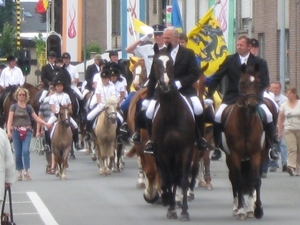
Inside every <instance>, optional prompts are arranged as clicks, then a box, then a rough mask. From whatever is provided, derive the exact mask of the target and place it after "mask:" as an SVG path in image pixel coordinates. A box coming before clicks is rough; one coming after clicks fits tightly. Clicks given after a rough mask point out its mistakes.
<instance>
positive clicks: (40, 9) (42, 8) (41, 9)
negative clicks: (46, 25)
mask: <svg viewBox="0 0 300 225" xmlns="http://www.w3.org/2000/svg"><path fill="white" fill-rule="evenodd" d="M47 9H48V0H39V1H38V2H37V3H36V7H35V11H36V12H37V13H39V14H43V13H45V12H46V11H47Z"/></svg>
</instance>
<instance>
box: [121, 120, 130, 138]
mask: <svg viewBox="0 0 300 225" xmlns="http://www.w3.org/2000/svg"><path fill="white" fill-rule="evenodd" d="M128 134H129V127H128V124H127V123H126V122H124V123H122V125H121V126H120V135H121V137H122V139H123V140H124V141H125V142H126V141H127V140H128Z"/></svg>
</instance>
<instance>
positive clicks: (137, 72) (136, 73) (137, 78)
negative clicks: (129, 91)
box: [132, 59, 147, 91]
mask: <svg viewBox="0 0 300 225" xmlns="http://www.w3.org/2000/svg"><path fill="white" fill-rule="evenodd" d="M132 75H133V81H132V85H133V87H134V89H135V90H136V91H138V90H139V89H140V88H141V87H142V86H143V85H144V83H145V82H146V80H147V70H146V66H145V61H144V59H138V60H137V61H136V62H135V63H134V64H133V66H132Z"/></svg>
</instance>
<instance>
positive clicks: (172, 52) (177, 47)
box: [171, 45, 179, 63]
mask: <svg viewBox="0 0 300 225" xmlns="http://www.w3.org/2000/svg"><path fill="white" fill-rule="evenodd" d="M178 49H179V45H177V46H176V47H175V48H173V49H172V51H171V57H172V59H173V62H174V63H175V60H176V56H177V52H178Z"/></svg>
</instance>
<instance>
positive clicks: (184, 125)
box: [152, 45, 195, 221]
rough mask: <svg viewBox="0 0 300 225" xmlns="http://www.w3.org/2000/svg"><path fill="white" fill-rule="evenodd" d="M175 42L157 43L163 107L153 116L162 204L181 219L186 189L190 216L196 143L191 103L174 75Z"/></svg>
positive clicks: (185, 208)
mask: <svg viewBox="0 0 300 225" xmlns="http://www.w3.org/2000/svg"><path fill="white" fill-rule="evenodd" d="M170 47H171V46H168V48H167V49H166V48H165V49H162V50H160V51H159V50H158V48H157V46H156V45H155V47H154V51H155V55H154V59H153V65H152V68H153V69H154V74H155V76H156V79H157V81H158V92H159V105H160V106H159V108H158V110H157V114H156V116H155V118H154V119H153V127H152V132H153V136H152V140H153V143H154V146H155V151H154V156H155V159H156V164H157V166H158V169H159V171H160V173H161V180H162V184H161V189H162V195H161V198H162V204H163V205H165V206H168V210H167V217H168V218H170V219H177V218H178V217H177V212H176V209H175V206H176V203H175V196H176V189H177V187H179V188H181V190H182V195H183V198H182V207H181V209H182V212H181V216H180V220H182V221H185V220H189V219H190V218H189V214H188V204H187V191H188V188H189V183H190V182H189V173H190V168H191V161H192V156H193V150H194V146H195V145H194V143H195V121H194V115H193V112H192V111H191V110H190V108H189V105H188V104H189V103H188V102H187V101H186V100H185V99H184V97H183V96H182V95H181V94H180V93H179V91H178V90H177V88H176V86H175V81H174V77H173V60H172V58H171V56H170V51H171V48H170Z"/></svg>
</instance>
